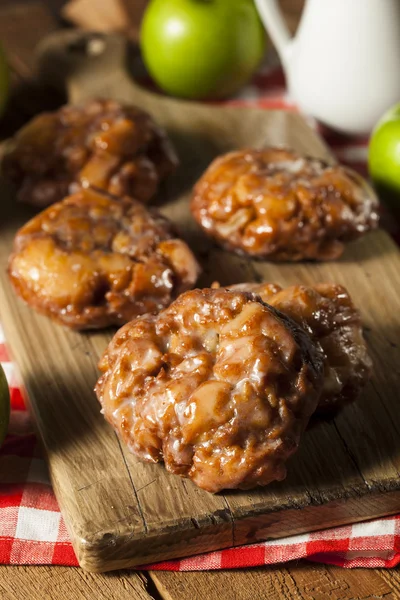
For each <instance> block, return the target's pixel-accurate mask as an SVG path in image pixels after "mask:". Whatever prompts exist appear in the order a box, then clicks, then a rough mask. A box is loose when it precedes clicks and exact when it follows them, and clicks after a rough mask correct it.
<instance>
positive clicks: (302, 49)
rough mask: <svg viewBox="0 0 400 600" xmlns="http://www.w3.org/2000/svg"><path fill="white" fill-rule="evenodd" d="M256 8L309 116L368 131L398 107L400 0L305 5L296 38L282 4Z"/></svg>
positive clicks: (272, 0) (261, 1)
mask: <svg viewBox="0 0 400 600" xmlns="http://www.w3.org/2000/svg"><path fill="white" fill-rule="evenodd" d="M255 3H256V5H257V7H258V10H259V12H260V16H261V18H262V20H263V22H264V24H265V27H266V28H267V30H268V33H269V35H270V37H271V39H272V41H273V43H274V44H275V46H276V48H277V50H278V53H279V55H280V58H281V61H282V64H283V67H284V69H285V73H286V78H287V83H288V88H289V93H290V95H291V97H292V98H293V99H294V100H295V102H297V103H298V105H299V106H300V108H301V109H302V110H303V111H304V112H307V113H309V114H311V115H313V116H314V117H317V118H318V119H319V120H320V121H322V122H323V123H326V124H327V125H330V126H331V127H333V128H334V129H337V130H339V131H342V132H345V133H351V134H364V133H368V132H369V131H371V129H372V127H373V126H374V125H375V123H376V121H377V120H378V119H379V117H381V115H382V113H383V112H384V111H385V110H386V109H387V108H389V107H390V106H391V105H392V104H394V103H396V102H400V0H306V4H305V7H304V10H303V14H302V17H301V21H300V24H299V27H298V30H297V33H296V35H295V37H294V38H291V37H290V34H289V31H288V29H287V27H286V24H285V22H284V20H283V17H282V14H281V12H280V9H279V5H278V2H277V0H255Z"/></svg>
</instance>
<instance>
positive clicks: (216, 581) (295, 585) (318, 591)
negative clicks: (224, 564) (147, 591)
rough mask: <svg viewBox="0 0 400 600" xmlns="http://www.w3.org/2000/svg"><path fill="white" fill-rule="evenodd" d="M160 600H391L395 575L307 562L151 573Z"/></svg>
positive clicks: (375, 570) (396, 582) (379, 571)
mask: <svg viewBox="0 0 400 600" xmlns="http://www.w3.org/2000/svg"><path fill="white" fill-rule="evenodd" d="M150 575H151V577H152V579H153V580H154V583H155V585H156V586H157V589H158V591H159V593H160V594H161V596H162V597H163V598H164V600H175V599H176V598H179V600H203V598H207V600H220V599H221V598H223V599H224V600H239V599H240V600H254V599H255V598H257V599H258V598H260V599H261V598H262V599H263V600H275V599H276V598H280V599H281V600H293V599H294V598H295V599H296V600H338V599H339V598H340V600H373V599H374V600H375V599H379V598H384V599H385V600H395V598H398V597H399V596H398V587H397V586H398V577H399V576H398V573H396V572H394V573H393V572H388V571H387V572H385V571H384V570H383V569H382V570H378V569H374V570H366V569H352V570H349V569H348V570H346V569H340V568H338V567H330V566H324V565H310V564H308V563H306V562H300V563H297V564H296V563H289V564H287V565H285V566H283V567H282V566H281V567H275V566H274V567H266V568H263V569H250V570H248V571H246V573H243V571H235V570H232V571H209V572H208V573H204V572H200V573H175V572H162V571H152V572H150Z"/></svg>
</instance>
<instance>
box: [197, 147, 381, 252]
mask: <svg viewBox="0 0 400 600" xmlns="http://www.w3.org/2000/svg"><path fill="white" fill-rule="evenodd" d="M377 208H378V201H377V198H376V196H375V194H374V192H373V191H372V189H371V188H370V187H369V186H368V184H367V183H366V182H365V181H364V180H363V179H362V178H361V177H360V176H359V175H358V174H357V173H355V172H354V171H351V170H350V169H347V168H345V167H340V166H329V165H327V164H325V163H324V162H322V161H321V160H317V159H314V158H306V157H303V156H300V155H298V154H296V153H295V152H292V151H289V150H282V149H277V148H269V149H266V150H241V151H237V152H230V153H229V154H225V155H223V156H220V157H219V158H217V159H216V160H214V161H213V162H212V163H211V165H210V166H209V167H208V169H207V170H206V172H205V173H204V175H203V176H202V177H201V179H200V180H199V181H198V183H197V184H196V186H195V188H194V192H193V197H192V203H191V209H192V213H193V216H194V218H195V219H196V221H197V222H198V223H199V225H200V226H201V227H202V228H203V229H204V230H205V232H206V233H207V234H209V235H210V236H211V237H213V238H215V239H216V240H217V241H218V242H219V243H220V244H221V245H222V246H224V247H225V248H227V249H228V250H231V251H234V252H237V253H239V254H247V255H249V256H251V257H253V258H258V259H268V260H290V261H298V260H303V259H315V260H332V259H336V258H338V257H339V256H340V255H341V254H342V252H343V249H344V243H345V242H348V241H350V240H354V239H356V238H358V237H360V236H361V235H363V234H364V233H365V232H367V231H369V230H371V229H375V228H376V227H377V226H378V221H379V218H378V213H377Z"/></svg>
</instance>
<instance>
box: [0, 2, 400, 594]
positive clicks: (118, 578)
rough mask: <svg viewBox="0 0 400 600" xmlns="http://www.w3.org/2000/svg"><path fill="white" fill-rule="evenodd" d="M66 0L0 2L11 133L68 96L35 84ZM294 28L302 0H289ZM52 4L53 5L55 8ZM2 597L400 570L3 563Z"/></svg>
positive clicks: (381, 574) (315, 589)
mask: <svg viewBox="0 0 400 600" xmlns="http://www.w3.org/2000/svg"><path fill="white" fill-rule="evenodd" d="M61 4H62V2H61V1H60V0H51V1H50V0H49V1H48V2H39V1H37V0H29V1H26V2H24V3H23V2H22V1H20V0H18V2H16V1H15V0H0V40H1V41H2V42H3V43H4V45H5V48H6V50H7V53H8V56H9V60H10V63H11V67H12V71H13V75H12V80H13V93H12V100H11V102H10V103H9V108H8V111H7V114H6V116H5V118H3V120H2V121H1V123H0V138H4V137H7V136H8V135H10V134H11V133H12V131H14V130H15V129H16V128H17V127H19V126H20V125H21V124H22V123H23V122H25V121H26V120H27V119H29V118H30V117H31V116H32V115H33V114H35V113H36V112H38V111H40V110H43V109H44V108H52V107H55V106H57V105H58V104H59V103H60V102H61V101H62V98H60V97H59V96H57V95H55V94H54V93H53V92H49V91H46V93H44V91H43V90H41V89H40V88H38V87H37V85H36V84H34V83H33V82H32V81H31V78H32V75H33V69H34V59H33V49H34V47H35V45H36V43H37V42H38V41H39V39H40V38H41V37H42V36H44V35H46V34H47V33H49V32H50V31H52V30H54V29H55V28H56V27H58V26H59V25H58V23H57V21H56V19H55V16H54V15H55V14H56V10H55V9H57V8H58V7H59V6H60V5H61ZM283 4H284V6H285V9H286V11H287V14H288V16H289V18H290V20H291V25H292V26H294V25H295V23H296V19H297V16H298V14H299V10H300V7H301V4H302V0H284V2H283ZM50 9H52V10H50ZM0 598H2V600H22V599H27V600H46V599H51V600H59V599H68V600H69V598H74V600H80V599H83V598H96V599H98V600H102V599H107V600H108V599H110V598H113V600H125V599H129V600H136V599H137V600H150V599H151V598H154V599H158V600H159V599H165V600H178V599H179V600H197V599H198V600H200V599H201V600H214V599H215V600H217V599H218V600H220V599H224V600H234V599H238V600H247V599H248V600H258V599H263V598H271V599H273V598H282V599H288V600H289V599H290V600H292V599H298V600H302V599H304V600H325V599H327V598H328V599H340V600H367V599H372V598H385V600H389V599H392V598H393V599H394V598H400V570H399V569H395V570H391V571H387V570H382V569H368V570H366V569H353V570H345V569H340V568H336V567H328V566H324V565H314V564H312V563H308V562H306V561H298V562H296V563H289V564H286V565H285V566H284V567H266V568H261V569H258V568H257V569H247V570H238V571H216V572H200V573H168V572H140V573H139V572H134V571H123V572H118V573H110V574H105V575H94V574H89V573H85V572H84V571H82V570H81V569H76V568H69V567H47V566H44V567H8V566H2V567H0Z"/></svg>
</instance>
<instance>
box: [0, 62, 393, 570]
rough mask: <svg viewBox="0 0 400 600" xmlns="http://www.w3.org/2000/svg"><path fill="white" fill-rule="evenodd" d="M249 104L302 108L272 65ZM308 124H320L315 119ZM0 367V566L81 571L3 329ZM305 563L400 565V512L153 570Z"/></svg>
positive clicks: (343, 141)
mask: <svg viewBox="0 0 400 600" xmlns="http://www.w3.org/2000/svg"><path fill="white" fill-rule="evenodd" d="M243 103H245V104H246V105H248V106H258V107H264V108H285V109H288V110H296V108H295V106H294V105H293V103H291V102H290V100H289V99H288V98H287V97H286V95H285V88H284V78H283V74H282V72H281V70H280V69H279V68H277V67H274V66H272V67H266V68H265V69H264V70H263V71H261V72H260V73H259V74H258V75H257V76H256V77H255V78H254V80H253V82H252V84H251V85H250V86H248V87H247V88H246V89H245V90H244V91H243V93H242V94H241V95H240V96H239V97H238V98H236V99H235V100H234V101H231V104H243ZM310 122H311V124H313V125H314V126H315V127H317V125H316V124H315V123H313V121H312V120H310ZM320 132H321V133H322V135H324V137H325V138H326V140H327V142H328V144H329V145H330V146H331V147H332V150H333V151H334V152H335V153H336V155H337V157H338V159H339V160H340V161H341V162H344V163H347V164H350V165H351V166H353V168H356V169H358V170H359V171H360V172H362V173H363V174H366V155H367V140H366V139H357V140H354V139H349V138H344V137H343V136H339V135H337V134H333V133H332V132H328V131H325V130H324V129H323V128H320ZM388 222H390V226H391V233H392V234H393V235H394V236H396V235H397V234H398V231H394V230H393V227H394V226H395V225H394V224H393V220H390V219H388ZM398 239H399V241H400V238H398ZM0 362H1V363H2V366H3V368H4V370H5V373H6V376H7V379H8V381H9V385H10V388H11V407H12V412H11V425H10V432H9V435H8V437H7V438H6V441H5V444H4V446H3V447H2V449H1V451H0V564H14V565H17V564H20V565H21V564H25V565H26V564H30V565H33V564H36V565H38V564H52V565H71V566H72V565H73V566H75V565H77V564H78V563H77V560H76V557H75V554H74V551H73V549H72V545H71V542H70V540H69V537H68V533H67V530H66V527H65V524H64V520H63V518H62V516H61V513H60V511H59V508H58V504H57V501H56V499H55V496H54V493H53V491H52V488H51V485H50V481H49V478H48V473H47V469H46V465H45V462H44V460H43V458H42V456H41V453H40V450H39V447H38V444H37V440H36V438H35V436H34V434H33V433H32V430H31V423H30V419H29V414H28V412H27V411H26V408H25V404H24V401H23V394H22V393H21V389H20V385H19V381H18V374H17V367H16V365H14V364H13V363H12V362H11V360H10V357H9V354H8V351H7V347H6V340H5V339H4V336H3V333H2V330H1V327H0ZM399 511H400V507H399ZM299 558H307V559H309V560H313V561H316V562H324V563H329V564H334V565H339V566H342V567H386V568H389V567H394V566H396V565H397V564H399V563H400V514H399V515H397V516H394V517H388V518H384V519H377V520H374V521H369V522H366V523H359V524H355V525H348V526H346V527H336V528H333V529H329V530H326V531H319V532H314V533H308V534H303V535H296V536H292V537H288V538H284V539H280V540H274V541H269V542H264V543H259V544H253V545H250V546H242V547H237V548H229V549H227V550H221V551H218V552H210V553H207V554H202V555H199V556H194V557H191V558H185V559H183V560H173V561H168V562H163V563H158V564H156V565H151V568H152V569H161V570H175V571H196V570H208V569H232V568H237V567H253V566H260V565H269V564H274V563H283V562H286V561H289V560H294V559H299ZM147 567H149V565H147Z"/></svg>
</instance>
